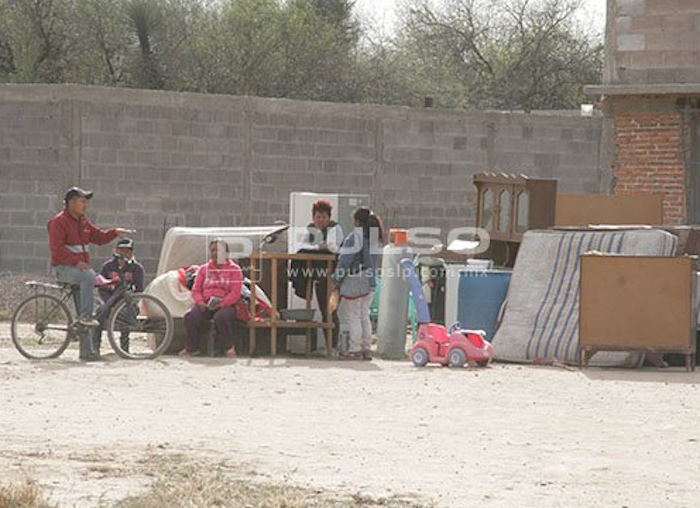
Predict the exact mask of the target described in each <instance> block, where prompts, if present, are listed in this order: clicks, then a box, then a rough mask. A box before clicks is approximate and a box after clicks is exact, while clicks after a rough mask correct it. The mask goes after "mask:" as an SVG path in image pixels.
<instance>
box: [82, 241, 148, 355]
mask: <svg viewBox="0 0 700 508" xmlns="http://www.w3.org/2000/svg"><path fill="white" fill-rule="evenodd" d="M100 275H102V277H104V278H105V279H109V280H112V281H115V282H116V281H121V282H123V283H124V284H127V285H129V286H131V289H132V290H133V291H134V292H135V293H141V292H142V291H143V288H144V285H145V284H144V282H145V279H146V275H145V270H144V268H143V265H142V264H141V263H139V262H138V261H137V260H136V258H135V257H134V241H133V240H132V239H131V238H122V239H121V240H119V241H118V242H117V245H116V247H115V248H114V255H113V256H112V257H111V258H110V259H108V260H107V261H105V263H104V264H103V265H102V269H101V270H100ZM117 291H118V289H117V284H109V285H103V286H99V287H98V292H99V293H100V299H101V300H102V302H103V303H107V302H108V301H109V299H110V298H112V297H113V296H115V293H116V292H117ZM107 314H108V313H107ZM106 317H107V316H106V315H105V316H102V319H100V321H104V319H106ZM102 324H104V323H102ZM101 332H102V328H101V327H98V328H95V329H94V336H93V340H92V342H93V348H94V350H95V354H99V351H100V342H101V341H100V335H101ZM119 340H120V343H121V347H122V349H123V350H124V351H126V352H128V351H129V332H121V336H120V337H119Z"/></svg>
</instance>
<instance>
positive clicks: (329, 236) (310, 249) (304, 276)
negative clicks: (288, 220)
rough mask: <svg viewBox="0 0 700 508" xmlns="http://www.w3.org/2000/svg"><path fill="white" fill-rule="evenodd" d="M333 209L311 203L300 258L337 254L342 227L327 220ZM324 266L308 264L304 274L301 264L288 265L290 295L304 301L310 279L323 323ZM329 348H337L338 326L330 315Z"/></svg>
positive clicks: (323, 203) (325, 299)
mask: <svg viewBox="0 0 700 508" xmlns="http://www.w3.org/2000/svg"><path fill="white" fill-rule="evenodd" d="M332 212H333V206H332V205H331V203H330V201H328V200H326V199H319V200H317V201H315V202H314V204H313V207H312V208H311V219H312V222H311V223H310V224H309V225H308V226H307V227H306V228H307V230H308V231H307V234H306V237H305V238H304V242H303V243H302V244H301V246H300V248H299V250H298V252H299V253H304V254H314V253H317V254H338V251H339V250H340V245H341V244H342V242H343V227H342V226H341V225H340V224H339V223H337V222H336V221H334V220H333V219H332V218H331V214H332ZM326 266H327V265H326V262H325V261H323V262H318V263H312V265H311V273H308V272H307V270H306V262H305V261H298V260H295V261H292V264H291V275H292V276H291V281H292V287H293V288H294V293H295V294H296V295H297V296H298V297H300V298H306V288H307V280H308V279H309V278H311V279H312V287H313V288H314V289H315V293H316V303H317V304H318V309H319V310H320V311H321V316H322V317H323V321H324V322H325V321H326V319H327V316H326V310H327V303H328V297H329V295H328V290H327V284H326ZM331 320H332V321H333V324H334V327H333V333H332V341H331V342H332V347H334V348H335V347H337V344H338V328H339V326H340V322H339V321H338V315H337V314H336V313H335V312H333V314H332V316H331ZM315 346H316V341H313V342H312V350H315V349H316V347H315Z"/></svg>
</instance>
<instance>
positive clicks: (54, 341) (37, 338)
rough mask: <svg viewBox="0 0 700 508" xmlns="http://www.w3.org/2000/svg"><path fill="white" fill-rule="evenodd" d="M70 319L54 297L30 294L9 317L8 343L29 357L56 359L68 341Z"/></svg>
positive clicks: (66, 309)
mask: <svg viewBox="0 0 700 508" xmlns="http://www.w3.org/2000/svg"><path fill="white" fill-rule="evenodd" d="M71 322H72V316H71V313H70V311H69V310H68V307H66V305H65V304H64V303H63V302H61V300H59V299H58V298H56V297H55V296H51V295H44V294H39V295H34V296H30V297H29V298H27V299H26V300H24V301H23V302H22V303H20V304H19V307H17V310H16V311H15V313H14V315H13V316H12V328H11V331H12V342H13V343H14V345H15V347H16V348H17V351H19V352H20V354H21V355H22V356H24V357H25V358H29V359H30V360H46V359H48V358H56V357H57V356H59V355H60V354H61V353H63V352H64V351H65V350H66V348H67V347H68V345H69V344H70V333H69V328H70V325H71Z"/></svg>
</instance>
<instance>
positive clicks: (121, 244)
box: [117, 238, 134, 250]
mask: <svg viewBox="0 0 700 508" xmlns="http://www.w3.org/2000/svg"><path fill="white" fill-rule="evenodd" d="M117 249H131V250H134V241H133V240H132V239H131V238H122V239H121V240H119V241H118V242H117Z"/></svg>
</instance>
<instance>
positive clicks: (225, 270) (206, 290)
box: [192, 259, 243, 307]
mask: <svg viewBox="0 0 700 508" xmlns="http://www.w3.org/2000/svg"><path fill="white" fill-rule="evenodd" d="M242 286H243V272H242V271H241V267H240V266H238V265H237V264H236V263H234V262H233V261H231V260H230V259H227V260H226V261H225V262H224V263H223V264H221V265H216V264H215V263H214V262H213V261H212V260H211V259H210V260H209V262H208V263H207V264H206V265H202V266H201V267H200V268H199V271H197V277H196V278H195V279H194V286H193V287H192V298H194V301H195V303H198V304H199V303H204V304H207V303H208V302H209V299H210V298H211V297H212V296H214V297H216V298H220V299H221V306H222V307H228V306H231V305H233V304H235V303H236V302H237V301H238V300H239V299H240V298H241V287H242Z"/></svg>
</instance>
